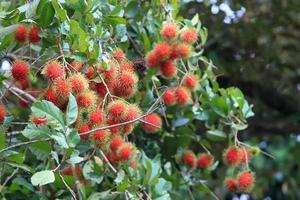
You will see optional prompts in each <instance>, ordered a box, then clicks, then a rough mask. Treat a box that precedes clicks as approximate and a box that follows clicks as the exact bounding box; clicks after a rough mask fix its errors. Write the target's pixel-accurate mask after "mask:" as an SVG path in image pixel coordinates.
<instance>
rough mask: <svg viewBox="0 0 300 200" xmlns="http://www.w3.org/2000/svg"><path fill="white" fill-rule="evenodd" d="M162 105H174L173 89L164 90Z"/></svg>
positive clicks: (174, 95)
mask: <svg viewBox="0 0 300 200" xmlns="http://www.w3.org/2000/svg"><path fill="white" fill-rule="evenodd" d="M162 99H163V101H164V103H165V104H166V105H167V106H172V105H175V104H176V94H175V90H174V89H170V88H168V89H166V91H165V93H164V94H163V96H162Z"/></svg>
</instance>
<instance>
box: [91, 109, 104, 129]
mask: <svg viewBox="0 0 300 200" xmlns="http://www.w3.org/2000/svg"><path fill="white" fill-rule="evenodd" d="M104 118H105V116H104V114H103V113H102V111H100V110H94V111H92V112H90V113H89V119H90V121H89V122H90V124H91V125H92V126H95V125H97V124H100V123H102V122H103V121H104Z"/></svg>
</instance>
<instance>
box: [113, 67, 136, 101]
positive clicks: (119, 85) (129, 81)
mask: <svg viewBox="0 0 300 200" xmlns="http://www.w3.org/2000/svg"><path fill="white" fill-rule="evenodd" d="M137 83H138V77H137V75H136V74H135V73H129V72H123V73H122V74H121V75H120V76H119V78H118V79H116V80H114V81H113V85H114V86H113V90H114V94H115V95H117V96H119V97H131V96H132V95H133V94H135V92H136V91H137Z"/></svg>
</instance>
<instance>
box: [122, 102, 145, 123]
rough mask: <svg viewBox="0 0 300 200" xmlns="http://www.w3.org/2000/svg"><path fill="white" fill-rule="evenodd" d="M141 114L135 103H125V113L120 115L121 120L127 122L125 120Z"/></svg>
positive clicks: (130, 119) (135, 117) (133, 118)
mask: <svg viewBox="0 0 300 200" xmlns="http://www.w3.org/2000/svg"><path fill="white" fill-rule="evenodd" d="M141 115H142V111H141V109H140V108H139V107H138V106H137V105H135V104H129V105H127V107H126V110H125V113H124V115H123V116H122V117H123V121H125V122H127V121H132V120H135V119H137V118H138V117H140V116H141Z"/></svg>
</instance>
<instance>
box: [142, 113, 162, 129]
mask: <svg viewBox="0 0 300 200" xmlns="http://www.w3.org/2000/svg"><path fill="white" fill-rule="evenodd" d="M161 126H162V121H161V119H160V117H159V116H158V115H157V114H155V113H152V114H149V115H147V116H145V117H144V118H143V121H142V122H141V127H142V129H143V130H144V131H145V132H146V133H156V132H158V131H159V130H160V129H161Z"/></svg>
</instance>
